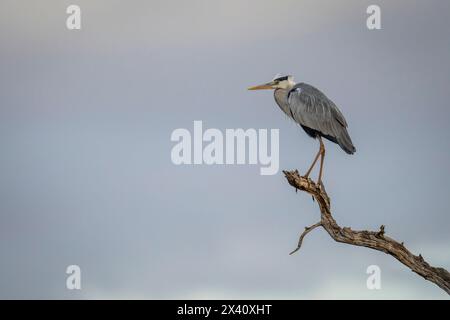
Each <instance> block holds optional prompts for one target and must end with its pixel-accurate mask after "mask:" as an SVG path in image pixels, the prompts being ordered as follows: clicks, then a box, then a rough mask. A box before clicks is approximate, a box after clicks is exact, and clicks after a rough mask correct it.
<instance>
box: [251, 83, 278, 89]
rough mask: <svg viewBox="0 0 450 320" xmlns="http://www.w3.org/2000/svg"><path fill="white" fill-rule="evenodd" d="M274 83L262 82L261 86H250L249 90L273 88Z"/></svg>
mask: <svg viewBox="0 0 450 320" xmlns="http://www.w3.org/2000/svg"><path fill="white" fill-rule="evenodd" d="M272 85H273V83H272V82H269V83H265V84H260V85H259V86H254V87H250V88H248V90H268V89H273V87H272Z"/></svg>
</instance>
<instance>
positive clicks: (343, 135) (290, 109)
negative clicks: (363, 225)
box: [248, 76, 356, 187]
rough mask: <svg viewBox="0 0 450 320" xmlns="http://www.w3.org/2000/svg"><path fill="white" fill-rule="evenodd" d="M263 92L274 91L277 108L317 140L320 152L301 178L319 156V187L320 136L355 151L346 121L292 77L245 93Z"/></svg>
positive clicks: (327, 101)
mask: <svg viewBox="0 0 450 320" xmlns="http://www.w3.org/2000/svg"><path fill="white" fill-rule="evenodd" d="M265 89H272V90H275V91H274V97H275V101H276V103H277V104H278V106H279V107H280V109H281V110H282V111H283V112H284V113H285V114H286V115H287V116H288V117H289V118H291V119H292V120H294V121H295V122H296V123H298V124H299V125H300V126H301V127H302V128H303V130H305V132H306V133H307V134H308V135H309V136H310V137H312V138H318V139H319V143H320V148H319V151H318V152H317V155H316V156H315V158H314V160H313V162H312V164H311V166H310V168H309V169H308V171H307V172H306V174H305V175H304V177H305V178H308V177H309V174H310V173H311V171H312V169H313V168H314V166H315V164H316V163H317V160H318V159H319V157H320V169H319V178H318V180H317V184H318V186H319V187H321V186H322V171H323V161H324V158H325V145H324V143H323V141H322V137H323V138H325V139H327V140H329V141H332V142H334V143H337V144H338V145H339V146H340V147H341V148H342V149H343V150H344V151H345V152H346V153H348V154H353V153H354V152H355V151H356V149H355V147H354V146H353V143H352V140H351V138H350V136H349V134H348V132H347V121H346V120H345V118H344V116H343V115H342V113H341V111H340V110H339V109H338V107H337V106H336V105H335V104H334V103H333V101H331V100H330V99H328V98H327V96H325V94H323V93H322V92H321V91H320V90H319V89H317V88H315V87H313V86H311V85H309V84H306V83H295V82H294V78H293V77H292V76H276V77H275V79H273V80H272V81H270V82H268V83H264V84H261V85H257V86H254V87H250V88H248V90H265Z"/></svg>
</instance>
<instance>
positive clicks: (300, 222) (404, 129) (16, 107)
mask: <svg viewBox="0 0 450 320" xmlns="http://www.w3.org/2000/svg"><path fill="white" fill-rule="evenodd" d="M73 3H75V4H78V5H80V6H81V10H82V30H80V31H69V30H67V29H66V26H65V20H66V17H67V14H66V13H65V10H66V7H67V6H68V5H69V4H73ZM373 3H376V4H378V5H379V6H380V7H381V10H382V30H376V31H369V30H368V29H367V28H366V17H367V14H366V8H367V6H368V5H370V4H373ZM449 31H450V2H449V1H447V0H434V1H424V0H422V1H415V0H408V1H406V0H404V1H400V0H399V1H365V0H355V1H350V0H346V1H333V0H327V1H325V0H320V1H317V0H308V1H300V0H297V1H275V0H272V1H257V0H239V1H238V0H234V1H216V0H213V1H211V0H209V1H206V0H205V1H196V0H190V1H162V0H161V1H136V0H133V1H110V0H109V1H106V0H101V1H100V0H95V1H92V0H77V1H61V0H54V1H17V0H3V1H1V3H0V45H1V50H0V99H1V104H0V133H1V134H0V147H1V150H2V152H1V155H2V156H1V157H0V178H1V179H0V298H62V299H77V298H85V299H86V298H87V299H96V298H145V299H147V298H148V299H152V298H168V299H175V298H177V299H178V298H200V299H202V298H209V299H214V298H254V299H259V298H267V299H280V298H287V299H298V298H301V299H320V298H331V299H346V298H367V299H380V298H388V299H391V298H394V299H399V298H407V299H410V298H424V299H448V296H447V295H446V294H445V293H444V291H442V290H441V289H439V288H438V287H437V286H435V285H434V284H432V283H430V282H427V281H425V280H424V279H422V278H420V277H419V276H417V275H416V274H414V273H412V272H411V271H410V270H409V269H407V268H406V267H404V266H403V265H402V264H400V263H399V262H397V261H396V260H395V259H394V258H392V257H390V256H388V255H386V254H383V253H380V252H376V251H372V250H369V249H366V248H358V247H351V246H348V245H343V244H338V243H335V242H334V241H333V240H332V239H331V238H330V237H329V236H328V235H327V234H326V232H325V231H324V230H321V229H318V230H315V231H314V232H312V233H311V234H309V235H308V237H307V238H306V239H305V241H304V245H303V248H302V249H301V251H300V252H298V253H297V254H296V255H294V256H289V255H288V253H289V252H290V251H291V250H292V249H293V248H294V247H295V245H296V243H297V239H298V235H299V233H300V232H301V230H302V229H303V228H304V226H306V225H311V224H313V223H315V222H316V221H317V220H318V217H319V212H318V208H317V205H316V204H315V203H313V202H312V200H311V198H310V197H309V196H307V195H305V194H302V193H298V194H296V193H295V192H294V190H293V189H292V187H290V186H289V185H288V184H287V182H286V181H285V179H284V177H283V174H282V173H281V170H280V172H279V173H278V174H277V175H274V176H261V175H259V167H258V166H249V165H245V166H206V165H203V166H195V167H194V166H175V165H173V164H172V162H171V160H170V150H171V148H172V146H173V145H174V144H173V143H172V142H171V141H170V135H171V133H172V131H173V130H174V129H176V128H188V129H190V130H192V126H193V121H194V120H202V121H203V123H204V126H205V127H206V128H218V129H221V130H225V129H226V128H267V129H271V128H278V129H280V169H293V168H298V169H299V170H301V171H305V170H306V169H307V167H308V165H309V163H310V161H311V160H312V158H313V156H314V154H315V152H316V151H317V148H318V143H317V142H316V141H314V140H312V139H310V138H308V137H307V136H306V134H304V132H303V131H302V130H301V129H300V128H299V127H297V126H296V125H295V124H293V123H292V122H289V121H287V120H286V117H285V116H284V115H283V114H282V113H281V112H280V110H279V109H278V107H277V106H276V105H275V102H274V101H273V97H272V94H271V93H269V92H249V91H246V88H247V87H248V86H249V85H253V84H258V83H261V82H265V81H268V80H270V79H271V78H272V77H273V76H274V75H275V74H276V73H279V72H281V73H289V74H292V75H294V76H295V78H296V80H297V81H299V82H300V81H304V82H307V83H310V84H312V85H315V86H317V87H318V88H320V89H321V90H322V91H324V92H325V93H326V94H327V95H328V96H329V97H330V98H332V99H333V100H334V102H335V103H336V104H337V105H338V106H339V107H340V108H341V110H342V111H343V113H344V114H345V116H346V118H347V121H348V123H349V132H350V134H351V136H352V138H353V141H354V143H355V145H356V148H357V153H356V154H355V155H353V156H348V155H346V154H345V153H344V152H342V150H341V149H340V148H339V147H338V146H336V145H334V144H331V143H327V150H328V151H327V158H326V162H325V178H324V180H325V184H326V188H327V191H328V193H329V195H330V196H331V198H332V203H333V209H334V215H335V218H336V219H337V221H338V223H339V224H340V225H342V226H351V227H352V228H354V229H363V228H368V229H377V228H378V227H379V226H380V225H381V224H385V225H386V231H387V235H389V236H391V237H394V238H395V239H398V240H399V241H404V242H405V244H406V246H407V247H408V248H409V249H410V250H412V251H413V252H414V253H417V254H418V253H421V254H422V255H423V256H424V257H425V259H426V260H427V261H428V262H430V263H431V264H432V265H434V266H441V267H445V268H447V269H450V234H449V232H448V229H449V225H450V212H449V207H450V197H449V190H450V179H449V178H450V169H449V168H450V167H449V162H450V153H449V150H450V142H449V141H450V129H449V126H448V124H449V120H450V110H449V108H450V106H449V101H450V91H449V88H450V37H449ZM316 174H317V173H315V174H314V177H316ZM70 264H77V265H79V266H80V267H81V270H82V290H80V291H69V290H67V289H66V288H65V281H66V274H65V269H66V267H67V266H68V265H70ZM372 264H376V265H378V266H380V268H381V270H382V289H381V290H378V291H371V290H368V289H367V288H366V279H367V274H366V273H365V271H366V268H367V267H368V266H369V265H372Z"/></svg>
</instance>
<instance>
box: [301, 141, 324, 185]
mask: <svg viewBox="0 0 450 320" xmlns="http://www.w3.org/2000/svg"><path fill="white" fill-rule="evenodd" d="M319 139H320V136H319ZM320 143H322V140H320ZM321 153H322V149H321V148H320V149H319V152H317V155H316V157H315V158H314V161H313V163H312V164H311V167H309V169H308V171H306V174H305V175H304V176H303V177H304V178H308V177H309V174H310V173H311V171H312V169H313V168H314V165H315V164H316V162H317V159H319V156H320V154H321Z"/></svg>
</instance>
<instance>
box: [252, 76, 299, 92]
mask: <svg viewBox="0 0 450 320" xmlns="http://www.w3.org/2000/svg"><path fill="white" fill-rule="evenodd" d="M294 85H295V82H294V77H292V76H280V75H276V76H275V78H273V79H272V81H270V82H267V83H264V84H260V85H257V86H254V87H250V88H248V90H269V89H290V88H292V87H293V86H294Z"/></svg>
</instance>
